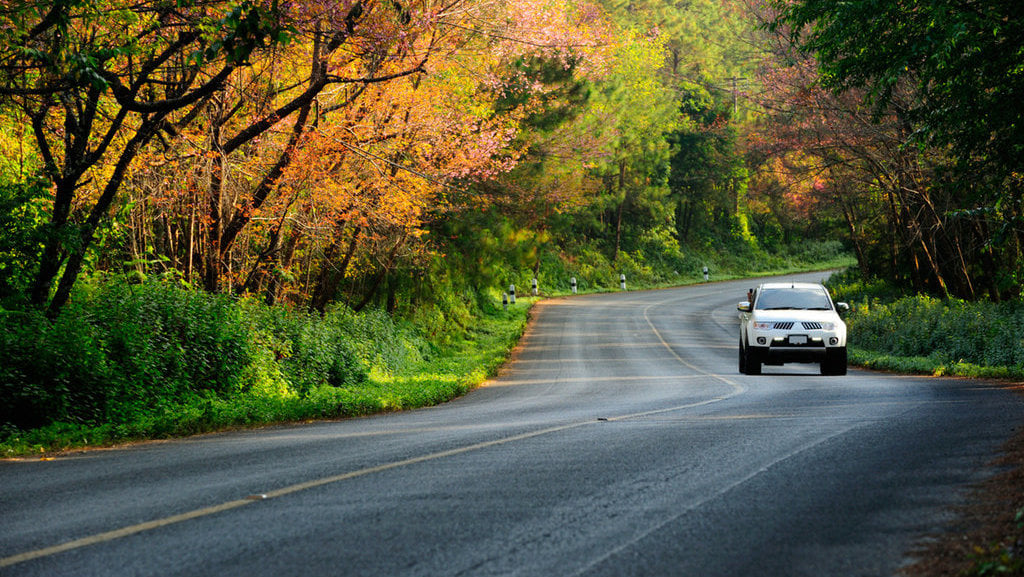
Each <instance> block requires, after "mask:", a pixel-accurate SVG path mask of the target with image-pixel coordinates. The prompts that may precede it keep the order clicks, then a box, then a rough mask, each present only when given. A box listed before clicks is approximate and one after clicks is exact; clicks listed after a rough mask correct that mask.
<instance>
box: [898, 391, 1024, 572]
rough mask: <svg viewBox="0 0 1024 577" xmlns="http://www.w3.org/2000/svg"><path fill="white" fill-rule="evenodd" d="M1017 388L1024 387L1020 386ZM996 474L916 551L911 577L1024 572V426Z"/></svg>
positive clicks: (1007, 448) (974, 490)
mask: <svg viewBox="0 0 1024 577" xmlns="http://www.w3.org/2000/svg"><path fill="white" fill-rule="evenodd" d="M1014 388H1015V389H1016V390H1017V392H1024V386H1021V385H1016V386H1015V387H1014ZM992 466H993V467H994V468H995V469H996V470H997V471H998V472H997V473H996V474H995V475H994V476H993V477H991V478H989V479H988V480H986V481H983V482H982V483H980V484H978V485H976V486H974V487H972V488H971V490H970V492H969V493H968V495H967V498H966V499H965V502H964V503H963V504H962V505H960V506H959V507H957V508H956V510H955V511H954V512H955V515H956V517H955V519H954V520H953V521H951V522H950V524H949V526H948V527H947V529H946V531H945V532H944V533H941V534H937V535H929V536H927V538H926V540H925V541H924V543H923V544H922V545H921V546H920V547H919V548H918V549H916V550H914V551H912V552H911V553H910V555H911V556H912V557H913V558H914V559H915V560H916V561H914V562H913V563H912V564H911V565H908V566H907V567H905V568H904V569H903V570H902V571H901V574H902V575H904V576H905V577H940V576H941V577H946V576H949V577H964V576H974V575H979V576H980V575H1016V576H1024V428H1021V429H1019V430H1018V431H1017V434H1016V436H1015V437H1013V438H1012V439H1010V440H1009V441H1008V442H1007V443H1006V445H1005V446H1004V447H1003V455H1002V456H1001V457H1000V458H999V459H997V460H996V461H995V462H993V463H992Z"/></svg>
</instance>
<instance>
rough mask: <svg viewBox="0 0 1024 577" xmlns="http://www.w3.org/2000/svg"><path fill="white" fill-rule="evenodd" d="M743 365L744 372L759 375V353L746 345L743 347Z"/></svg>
mask: <svg viewBox="0 0 1024 577" xmlns="http://www.w3.org/2000/svg"><path fill="white" fill-rule="evenodd" d="M743 365H744V366H745V367H746V369H747V370H746V371H744V372H745V373H747V374H748V375H760V374H761V354H760V353H759V352H758V351H757V350H756V349H754V348H751V347H746V348H744V349H743Z"/></svg>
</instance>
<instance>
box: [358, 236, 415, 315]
mask: <svg viewBox="0 0 1024 577" xmlns="http://www.w3.org/2000/svg"><path fill="white" fill-rule="evenodd" d="M407 237H408V235H407V234H403V235H402V238H400V239H398V242H397V243H395V246H394V247H392V248H391V252H390V253H389V254H388V260H387V262H385V263H384V266H382V267H381V268H380V271H379V272H378V273H377V276H375V277H374V278H373V281H372V282H371V283H370V288H369V290H367V291H366V296H364V297H363V300H362V301H360V302H359V304H358V305H356V306H355V307H353V308H352V310H354V311H355V312H359V311H361V310H363V309H364V308H366V305H368V304H370V301H372V300H373V297H374V295H375V294H377V289H379V288H380V283H381V281H383V280H384V277H385V276H386V275H387V274H388V272H390V271H391V267H392V265H394V263H395V256H396V255H397V254H398V249H399V248H401V246H402V245H403V244H405V239H406V238H407Z"/></svg>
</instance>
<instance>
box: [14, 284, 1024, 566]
mask: <svg viewBox="0 0 1024 577" xmlns="http://www.w3.org/2000/svg"><path fill="white" fill-rule="evenodd" d="M820 276H821V275H817V276H815V275H801V276H797V277H788V278H794V279H803V280H817V278H820ZM750 285H751V281H744V282H730V283H711V284H705V285H700V286H696V287H689V288H680V289H672V290H662V291H651V292H628V293H618V294H608V295H594V296H580V297H574V298H569V299H556V300H551V301H547V302H545V303H543V304H541V305H538V308H537V314H536V318H535V322H534V323H533V324H532V325H531V329H530V330H529V332H528V333H527V335H526V336H525V337H524V339H523V342H522V344H521V347H520V349H519V351H518V352H517V354H516V356H515V358H514V360H513V361H512V362H511V363H510V364H509V365H508V367H507V369H506V370H505V371H503V373H502V375H501V376H500V377H499V378H497V379H495V380H494V381H493V382H491V383H489V384H488V385H487V386H485V387H482V388H480V389H478V390H476V391H474V392H472V393H471V394H469V395H467V396H466V397H464V398H461V399H459V400H457V401H454V402H451V403H448V404H446V405H443V406H440V407H436V408H431V409H426V410H420V411H413V412H407V413H398V414H389V415H383V416H379V417H373V418H364V419H352V420H346V421H339V422H321V423H313V424H306V425H299V426H288V427H273V428H268V429H262V430H256V431H245V432H233V433H227V434H217V435H207V436H201V437H196V438H192V439H186V440H181V441H171V442H161V443H148V444H142V445H138V446H134V447H130V448H125V449H117V450H105V451H91V452H86V453H80V454H74V455H68V456H65V457H61V458H58V459H56V460H53V461H30V460H25V461H7V462H0V575H3V576H7V575H45V576H58V575H74V576H88V575H117V576H122V575H160V576H167V575H187V576H203V575H210V576H225V575H241V576H246V577H257V576H279V575H303V576H308V575H387V576H396V575H430V576H434V575H474V576H475V575H527V576H563V575H566V576H567V575H589V576H598V575H614V576H623V575H652V576H653V575H657V576H672V575H684V576H689V575H700V576H714V575H723V576H726V575H728V576H736V575H757V576H770V575H779V576H783V575H784V576H796V575H814V576H815V577H819V576H821V575H844V576H853V575H870V576H880V575H891V574H893V573H894V572H895V571H896V570H898V568H899V567H900V566H901V565H902V564H904V563H906V562H907V556H906V554H907V552H908V550H910V549H911V548H912V547H913V545H914V543H915V542H917V540H918V539H919V538H920V537H921V536H922V535H923V534H925V533H927V532H928V531H930V530H933V529H935V528H937V527H939V526H940V525H941V524H942V522H943V521H945V520H946V519H948V518H949V512H948V510H947V507H948V506H950V505H951V504H955V503H956V502H957V500H958V499H959V498H960V497H961V496H962V495H963V491H964V489H965V485H966V484H968V483H971V482H974V481H978V480H980V479H981V478H983V477H984V476H985V475H988V474H991V473H992V471H991V470H990V469H986V468H985V467H984V466H985V465H986V463H988V462H989V461H990V460H991V459H992V458H993V457H994V456H996V454H997V452H998V449H999V447H1000V445H1001V444H1002V443H1003V442H1004V441H1005V440H1006V439H1008V438H1009V437H1010V436H1011V434H1012V433H1013V431H1014V429H1015V428H1016V427H1017V426H1019V425H1020V424H1021V423H1024V401H1022V399H1021V398H1019V397H1018V396H1015V395H1013V394H1011V393H1009V392H1006V391H1004V390H1000V389H999V388H998V387H995V386H992V385H990V384H986V383H984V382H976V381H970V380H958V379H933V378H915V377H900V376H891V375H885V374H878V373H870V372H864V371H858V370H851V372H850V374H849V375H847V376H844V377H821V376H819V375H818V374H817V366H816V365H786V366H784V367H765V374H764V375H761V376H746V375H741V374H739V373H738V371H737V366H736V365H737V360H736V342H737V335H738V327H737V326H736V311H735V305H736V302H738V301H740V300H742V299H743V297H744V294H745V292H746V289H747V287H748V286H750Z"/></svg>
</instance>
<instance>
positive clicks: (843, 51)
mask: <svg viewBox="0 0 1024 577" xmlns="http://www.w3.org/2000/svg"><path fill="white" fill-rule="evenodd" d="M1022 12H1024V7H1022V6H1021V5H1020V4H1019V3H1018V2H1016V1H1015V0H996V1H991V2H986V3H981V4H979V3H969V4H964V3H962V2H954V1H953V0H939V1H928V2H924V1H923V0H910V1H908V2H900V3H887V2H852V3H832V2H827V1H823V0H801V1H797V2H790V1H782V0H772V1H757V0H663V1H656V0H594V1H591V2H577V1H573V2H570V1H568V0H502V1H498V2H494V1H487V2H484V1H480V0H441V1H438V0H409V1H396V0H388V1H379V0H300V1H281V0H174V1H165V0H155V1H154V0H146V1H142V0H58V1H55V2H41V1H37V0H19V1H16V2H7V3H5V4H4V5H3V7H0V319H6V320H4V322H8V323H16V324H19V325H24V324H25V321H24V320H22V317H21V316H18V315H25V314H33V315H45V317H46V318H47V319H48V320H49V322H57V321H59V319H60V317H61V313H62V311H65V310H66V309H67V308H68V307H69V304H73V303H74V302H75V301H76V298H77V299H78V300H80V301H84V300H87V296H86V294H85V293H83V292H82V291H83V289H82V288H81V285H82V284H83V283H85V284H89V283H96V282H106V283H116V284H120V285H124V286H127V287H131V286H133V285H136V284H139V283H154V282H155V283H159V284H164V285H168V286H171V285H173V286H179V287H186V288H187V289H188V290H192V291H197V292H202V293H206V294H210V295H215V296H217V297H218V298H220V297H225V298H237V299H246V300H248V301H258V302H261V303H265V304H266V305H269V306H272V307H281V308H283V309H287V310H289V311H301V312H302V313H303V314H306V313H310V314H313V315H325V314H328V313H329V312H330V311H331V310H334V309H335V308H337V307H342V308H344V309H345V310H347V311H354V312H359V311H364V310H366V311H370V310H374V311H383V312H385V313H387V314H389V315H392V317H393V318H396V319H407V320H409V321H411V322H413V323H417V324H418V325H419V326H424V327H427V333H428V334H435V333H437V332H438V331H440V332H443V331H444V330H447V329H449V328H451V327H459V328H466V327H467V326H468V325H470V324H472V321H471V320H470V319H469V317H467V316H466V314H467V313H466V311H467V310H472V309H474V308H476V307H479V306H482V305H481V303H483V302H484V301H487V302H492V301H493V300H494V297H495V294H500V291H503V290H505V287H507V286H508V285H510V284H516V285H518V286H520V287H523V286H528V284H529V282H530V281H531V280H532V279H533V278H537V279H539V280H540V283H541V286H542V287H550V286H554V285H558V286H567V283H568V278H570V277H573V278H578V279H579V281H580V284H581V287H582V288H585V289H586V288H600V287H612V286H615V285H616V284H617V280H618V275H619V274H626V275H628V276H629V277H630V278H631V279H635V278H640V279H643V281H644V282H645V283H647V284H657V283H670V282H673V280H674V279H679V278H685V277H687V276H696V275H697V274H698V271H699V270H701V269H702V268H703V267H706V266H710V267H711V269H712V270H713V271H717V270H731V271H734V272H746V273H752V272H757V271H761V270H769V269H772V268H773V266H775V265H776V264H778V263H779V262H782V261H786V260H787V259H798V260H802V261H803V262H826V261H829V260H830V259H834V257H836V256H837V255H840V254H842V253H845V252H849V253H852V254H854V255H855V257H856V261H857V265H858V267H859V269H860V270H861V271H862V273H863V274H864V275H865V276H869V277H870V276H874V277H880V278H884V279H887V280H889V281H891V282H893V283H895V284H896V285H898V286H902V287H905V288H906V289H909V290H913V291H918V292H930V293H932V294H936V295H939V296H944V297H948V296H954V297H959V298H963V299H967V300H984V299H988V300H992V301H1001V300H1015V299H1018V298H1019V296H1020V288H1021V275H1022V272H1024V269H1022V267H1024V260H1022V255H1021V251H1022V240H1024V239H1022V234H1024V230H1022V226H1021V223H1022V222H1021V221H1022V217H1024V215H1022V212H1024V207H1022V204H1021V203H1022V173H1021V166H1022V149H1024V135H1022V134H1021V130H1022V126H1024V122H1022V118H1021V115H1022V109H1024V105H1022V104H1021V103H1022V102H1024V99H1022V98H1021V96H1022V93H1024V73H1022V72H1021V67H1020V62H1021V55H1022V53H1024V52H1022V51H1024V47H1022V42H1021V39H1022V38H1024V31H1022V30H1021V27H1022V26H1024V24H1022V23H1024V14H1022ZM894 23H896V24H898V25H894ZM105 290H113V289H105ZM114 292H117V291H114ZM76 295H78V296H76ZM33 318H34V319H35V318H36V317H33ZM33 322H36V321H33ZM303 322H305V321H303ZM12 326H13V325H12ZM11 366H13V365H8V367H7V370H6V372H5V371H3V370H0V373H2V374H3V375H5V376H4V378H5V379H8V380H9V381H10V382H8V383H6V384H5V385H4V386H5V387H7V389H8V390H21V389H19V388H18V387H20V385H18V384H17V382H16V381H18V379H22V380H24V379H25V376H24V374H22V373H17V371H16V370H14V369H11V368H10V367H11ZM0 368H2V367H0ZM18 370H20V369H18ZM15 373H17V375H15ZM11 375H15V376H11ZM18 375H20V376H18ZM15 377H17V378H15ZM11 410H13V409H11Z"/></svg>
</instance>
